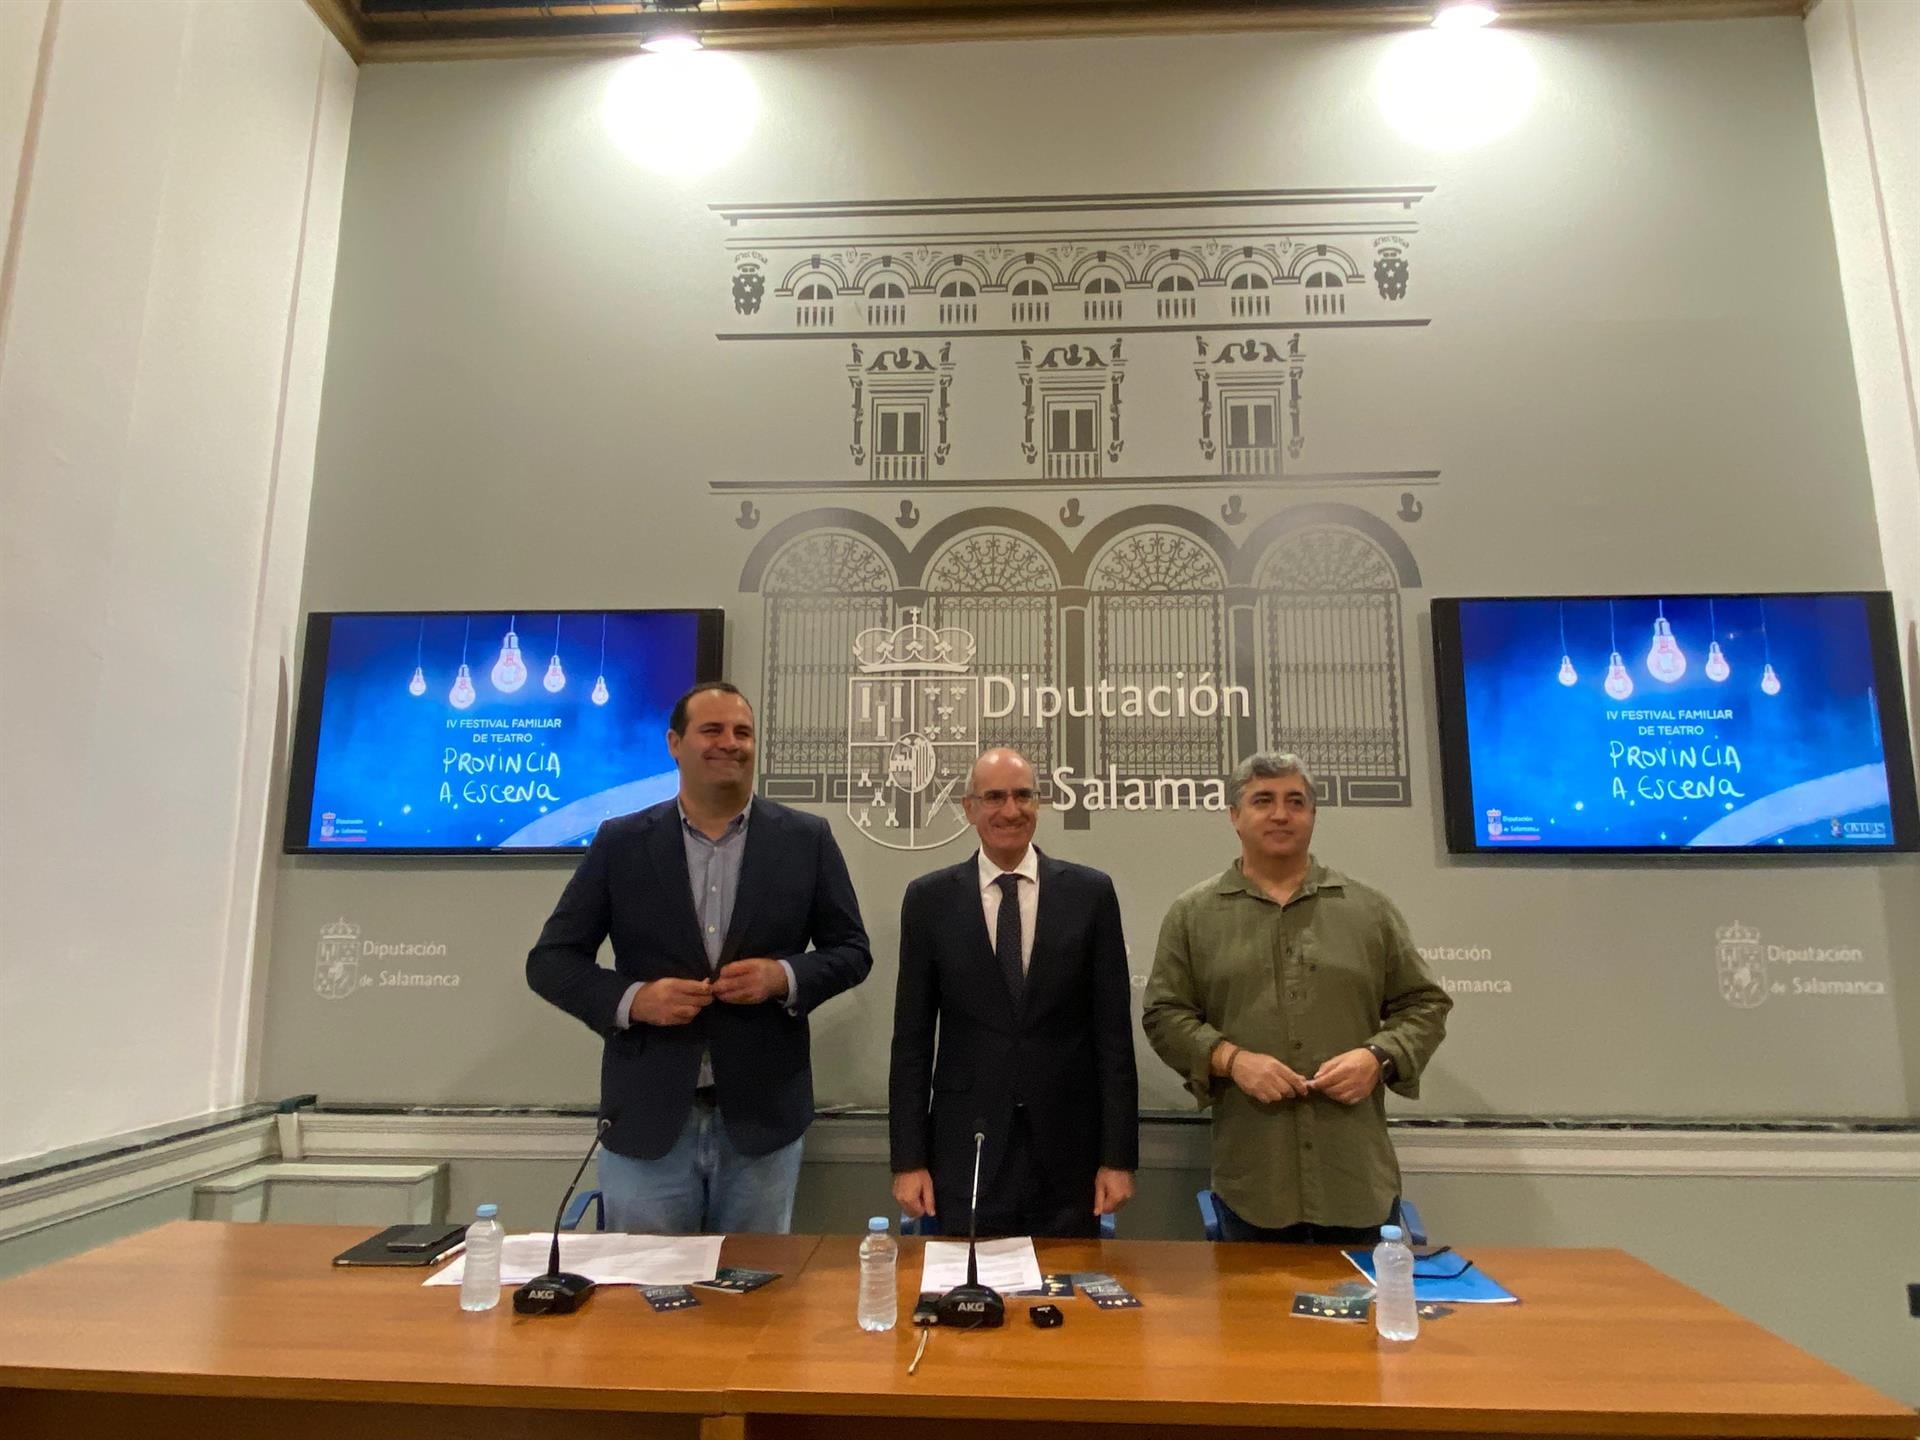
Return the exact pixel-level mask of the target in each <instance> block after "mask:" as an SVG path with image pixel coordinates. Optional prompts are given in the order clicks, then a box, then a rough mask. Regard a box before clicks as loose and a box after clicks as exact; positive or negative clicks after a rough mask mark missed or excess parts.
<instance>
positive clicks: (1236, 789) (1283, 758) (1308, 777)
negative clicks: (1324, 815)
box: [1227, 750, 1320, 810]
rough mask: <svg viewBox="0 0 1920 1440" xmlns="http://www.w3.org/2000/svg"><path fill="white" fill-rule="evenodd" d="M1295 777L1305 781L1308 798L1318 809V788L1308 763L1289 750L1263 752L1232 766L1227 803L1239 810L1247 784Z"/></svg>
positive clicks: (1228, 782)
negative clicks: (1283, 777) (1288, 776)
mask: <svg viewBox="0 0 1920 1440" xmlns="http://www.w3.org/2000/svg"><path fill="white" fill-rule="evenodd" d="M1286 775H1298V776H1299V777H1300V778H1301V779H1302V780H1304V781H1306V782H1307V798H1308V799H1309V800H1310V801H1312V802H1313V804H1314V806H1315V808H1316V809H1317V808H1318V807H1319V803H1320V802H1319V796H1320V787H1319V786H1318V785H1317V784H1316V783H1315V782H1314V778H1313V775H1312V773H1311V772H1309V771H1308V769H1307V762H1306V761H1304V760H1302V759H1301V758H1300V757H1299V756H1298V755H1296V754H1294V753H1293V752H1292V751H1291V750H1262V751H1260V752H1258V753H1257V754H1253V755H1249V756H1247V758H1246V759H1244V760H1242V761H1241V762H1240V763H1239V764H1238V765H1236V766H1234V767H1233V777H1232V778H1231V779H1230V780H1228V781H1227V804H1228V805H1229V806H1230V807H1231V808H1233V809H1235V810H1238V809H1239V808H1240V796H1241V794H1242V793H1243V792H1244V791H1245V790H1246V788H1247V786H1248V784H1250V783H1251V782H1252V781H1255V780H1278V779H1280V778H1281V777H1282V776H1286Z"/></svg>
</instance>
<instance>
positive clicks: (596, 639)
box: [307, 611, 699, 850]
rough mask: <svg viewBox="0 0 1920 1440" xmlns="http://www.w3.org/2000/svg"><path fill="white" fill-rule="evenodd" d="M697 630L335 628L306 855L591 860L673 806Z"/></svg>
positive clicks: (666, 620)
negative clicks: (674, 736)
mask: <svg viewBox="0 0 1920 1440" xmlns="http://www.w3.org/2000/svg"><path fill="white" fill-rule="evenodd" d="M698 629H699V617H698V616H697V615H693V614H671V613H667V614H662V613H654V614H645V613H627V614H622V613H621V612H619V611H612V612H609V613H606V614H601V613H600V612H598V611H595V612H592V613H586V612H577V611H576V612H568V613H566V614H562V615H555V614H554V613H553V612H552V611H548V612H547V613H546V614H544V615H541V614H531V615H526V614H523V615H508V614H504V613H502V614H474V615H471V616H468V615H445V614H435V615H341V616H336V617H335V618H334V619H333V621H332V633H331V639H330V642H329V644H328V648H327V658H326V683H325V693H324V698H323V700H322V707H321V714H320V737H319V743H318V746H317V752H316V761H315V765H314V776H313V809H312V814H311V817H310V819H309V822H308V834H307V843H308V844H309V845H310V846H312V847H314V848H315V849H339V850H352V849H354V848H357V847H366V848H378V849H386V848H409V849H411V848H418V849H434V850H475V849H482V850H495V849H507V850H512V849H528V848H543V849H544V848H553V847H555V846H569V845H585V844H586V843H587V842H588V841H590V840H591V839H592V838H593V832H594V830H595V829H596V828H597V827H598V826H599V824H600V822H601V821H602V820H605V819H607V818H608V817H610V816H613V815H622V814H626V813H627V812H629V811H632V810H639V809H643V808H645V807H646V806H648V805H651V804H653V803H654V802H656V801H658V800H663V799H666V798H667V797H668V796H671V795H673V794H674V793H676V791H677V789H678V775H677V772H676V771H675V769H674V765H673V761H672V759H671V758H670V757H669V756H668V754H667V744H666V730H667V720H668V717H669V716H670V715H671V713H672V710H673V702H674V701H675V700H677V699H678V698H679V697H680V695H681V694H682V693H683V692H684V691H685V690H686V689H687V688H688V687H689V686H690V685H692V684H693V682H694V679H695V678H696V665H697V638H698Z"/></svg>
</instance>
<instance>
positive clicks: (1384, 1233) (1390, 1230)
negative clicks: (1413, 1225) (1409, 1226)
mask: <svg viewBox="0 0 1920 1440" xmlns="http://www.w3.org/2000/svg"><path fill="white" fill-rule="evenodd" d="M1380 1238H1381V1239H1382V1240H1404V1239H1406V1238H1407V1232H1406V1231H1404V1230H1402V1229H1401V1228H1400V1227H1399V1226H1398V1225H1382V1226H1381V1227H1380Z"/></svg>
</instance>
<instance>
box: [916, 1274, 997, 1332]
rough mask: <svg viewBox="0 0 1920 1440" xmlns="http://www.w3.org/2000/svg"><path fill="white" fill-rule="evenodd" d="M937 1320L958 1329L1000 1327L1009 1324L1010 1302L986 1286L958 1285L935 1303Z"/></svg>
mask: <svg viewBox="0 0 1920 1440" xmlns="http://www.w3.org/2000/svg"><path fill="white" fill-rule="evenodd" d="M934 1323H935V1324H938V1325H948V1326H952V1327H953V1328H955V1329H959V1330H997V1329H998V1328H999V1327H1000V1326H1002V1325H1004V1324H1006V1323H1007V1302H1006V1301H1004V1300H1002V1299H1001V1298H1000V1292H999V1291H997V1290H994V1289H991V1288H990V1287H988V1286H985V1285H956V1286H954V1287H953V1289H951V1290H949V1291H947V1293H946V1294H944V1295H942V1296H941V1297H940V1299H939V1300H938V1301H937V1302H936V1303H935V1305H934Z"/></svg>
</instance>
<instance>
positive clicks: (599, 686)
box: [593, 614, 607, 705]
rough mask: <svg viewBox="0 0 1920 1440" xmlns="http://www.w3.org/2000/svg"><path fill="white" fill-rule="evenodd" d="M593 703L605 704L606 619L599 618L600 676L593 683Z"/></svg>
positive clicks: (603, 617) (603, 616)
mask: <svg viewBox="0 0 1920 1440" xmlns="http://www.w3.org/2000/svg"><path fill="white" fill-rule="evenodd" d="M593 703H594V704H596V705H604V704H606V703H607V617H606V616H605V615H604V614H603V615H601V617H600V675H599V678H598V679H596V680H595V681H594V682H593Z"/></svg>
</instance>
